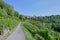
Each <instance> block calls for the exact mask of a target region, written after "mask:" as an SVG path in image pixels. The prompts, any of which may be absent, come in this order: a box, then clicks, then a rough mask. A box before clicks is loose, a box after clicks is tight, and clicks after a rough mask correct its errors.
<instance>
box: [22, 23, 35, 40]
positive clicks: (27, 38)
mask: <svg viewBox="0 0 60 40" xmlns="http://www.w3.org/2000/svg"><path fill="white" fill-rule="evenodd" d="M22 29H23V31H24V34H25V40H35V39H34V38H33V36H32V34H31V33H30V32H29V31H28V30H27V29H26V28H25V27H24V26H23V24H22Z"/></svg>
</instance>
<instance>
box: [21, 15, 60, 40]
mask: <svg viewBox="0 0 60 40" xmlns="http://www.w3.org/2000/svg"><path fill="white" fill-rule="evenodd" d="M25 18H26V20H25V22H24V23H22V24H23V26H24V27H25V28H26V29H27V30H28V31H29V32H30V33H31V34H32V36H33V37H34V38H35V39H36V40H43V39H45V40H60V15H52V16H45V17H37V16H33V17H25ZM28 40H29V39H28Z"/></svg>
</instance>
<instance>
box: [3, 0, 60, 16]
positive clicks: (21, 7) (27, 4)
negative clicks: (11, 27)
mask: <svg viewBox="0 0 60 40" xmlns="http://www.w3.org/2000/svg"><path fill="white" fill-rule="evenodd" d="M4 1H5V2H6V3H8V4H10V5H12V6H13V7H14V10H16V11H18V12H19V13H20V14H22V15H27V16H50V15H60V0H4Z"/></svg>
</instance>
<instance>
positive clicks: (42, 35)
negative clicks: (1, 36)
mask: <svg viewBox="0 0 60 40" xmlns="http://www.w3.org/2000/svg"><path fill="white" fill-rule="evenodd" d="M18 23H21V26H22V28H23V30H24V33H25V38H26V40H60V15H51V16H33V17H32V16H24V15H21V14H19V12H17V11H15V10H14V8H13V7H12V6H11V5H9V4H7V3H5V2H4V1H3V0H0V33H1V31H2V25H4V27H5V28H9V29H10V30H12V29H13V28H15V27H16V25H17V24H18Z"/></svg>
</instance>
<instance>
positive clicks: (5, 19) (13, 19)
mask: <svg viewBox="0 0 60 40" xmlns="http://www.w3.org/2000/svg"><path fill="white" fill-rule="evenodd" d="M19 21H20V20H19V13H18V12H17V11H15V10H14V8H13V7H12V6H11V5H9V4H7V3H5V2H4V1H3V0H0V34H1V33H2V31H4V29H7V28H8V29H9V30H12V29H13V28H15V26H16V25H17V24H18V23H19ZM3 28H4V29H3Z"/></svg>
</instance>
